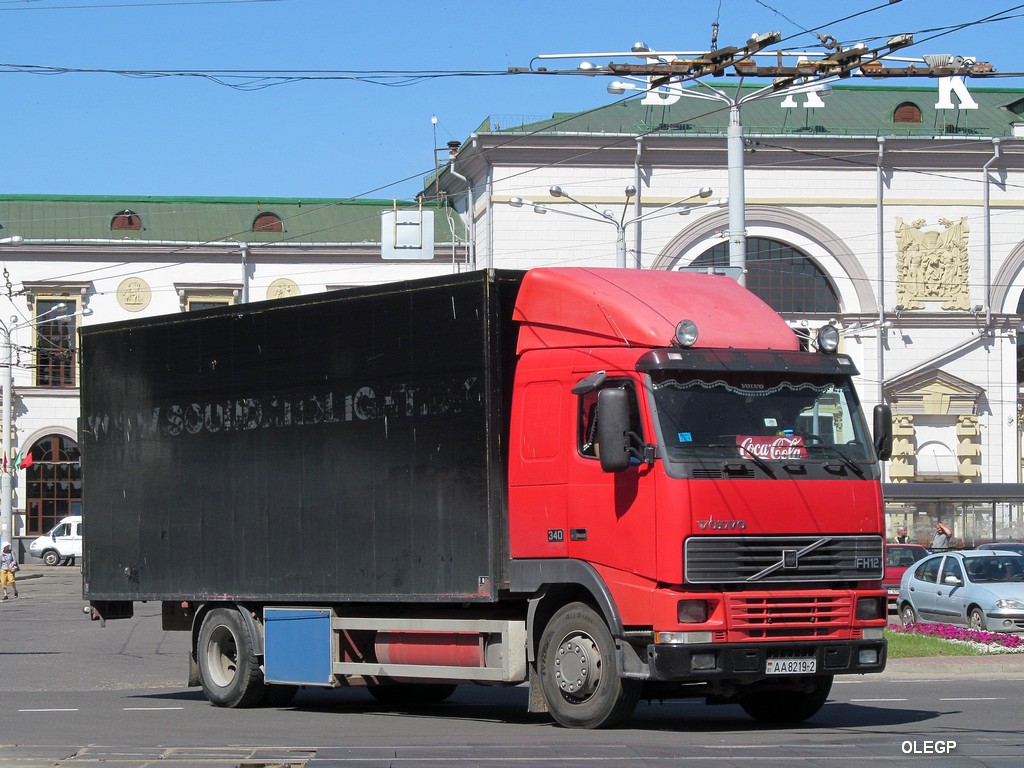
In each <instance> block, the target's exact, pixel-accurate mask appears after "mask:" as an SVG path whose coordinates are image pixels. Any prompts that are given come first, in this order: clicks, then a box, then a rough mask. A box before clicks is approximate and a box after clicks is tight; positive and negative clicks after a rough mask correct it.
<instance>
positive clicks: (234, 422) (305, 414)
mask: <svg viewBox="0 0 1024 768" xmlns="http://www.w3.org/2000/svg"><path fill="white" fill-rule="evenodd" d="M479 385H480V379H479V377H476V376H469V377H466V378H465V379H459V380H455V381H445V382H430V383H419V384H416V385H409V384H390V385H381V384H364V385H362V386H358V387H354V388H352V389H351V390H350V391H348V392H336V391H334V390H323V391H316V392H305V393H295V392H292V393H283V394H270V395H266V396H262V397H261V396H242V397H233V398H232V397H229V398H226V399H218V400H208V401H196V400H193V401H191V402H190V401H187V400H183V401H173V400H172V401H170V402H164V403H161V404H160V405H157V406H153V407H151V408H144V409H138V410H135V411H131V412H125V413H120V414H108V413H101V414H95V413H93V414H86V415H83V417H82V419H83V425H84V427H85V430H84V432H85V434H86V436H87V437H89V438H91V439H93V440H94V441H102V440H105V439H109V438H117V439H124V440H128V441H130V440H138V439H146V438H155V437H159V436H167V437H178V436H188V435H200V434H214V433H218V432H244V431H250V430H258V429H275V428H285V427H301V426H307V425H314V424H340V423H346V422H372V421H385V420H389V419H390V420H395V419H411V418H414V417H417V416H435V415H443V414H452V413H463V412H466V411H470V410H474V411H475V410H479V408H480V407H482V404H483V401H484V393H483V392H482V391H481V388H480V386H479Z"/></svg>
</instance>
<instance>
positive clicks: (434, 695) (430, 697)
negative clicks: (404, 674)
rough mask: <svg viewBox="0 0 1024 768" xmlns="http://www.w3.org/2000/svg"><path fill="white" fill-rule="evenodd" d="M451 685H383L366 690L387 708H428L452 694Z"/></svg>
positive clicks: (453, 686) (453, 689) (452, 686)
mask: <svg viewBox="0 0 1024 768" xmlns="http://www.w3.org/2000/svg"><path fill="white" fill-rule="evenodd" d="M456 688H458V686H457V685H453V684H451V683H384V684H382V685H368V686H366V690H367V691H369V693H370V695H371V696H373V698H375V699H376V700H377V701H379V702H380V703H381V704H387V705H388V706H389V707H429V706H430V705H432V704H440V703H441V702H442V701H444V700H445V699H447V698H448V697H449V696H451V695H452V694H453V693H455V689H456Z"/></svg>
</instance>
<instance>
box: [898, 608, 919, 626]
mask: <svg viewBox="0 0 1024 768" xmlns="http://www.w3.org/2000/svg"><path fill="white" fill-rule="evenodd" d="M900 623H901V624H902V625H903V626H904V627H909V626H912V625H914V624H917V611H915V610H914V606H912V605H911V604H910V603H904V604H903V605H901V606H900Z"/></svg>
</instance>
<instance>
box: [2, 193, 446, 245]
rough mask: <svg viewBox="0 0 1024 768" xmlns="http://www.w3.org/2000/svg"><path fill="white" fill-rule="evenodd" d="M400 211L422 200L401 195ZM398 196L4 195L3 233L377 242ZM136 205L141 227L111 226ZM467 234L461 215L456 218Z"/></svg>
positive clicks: (440, 215) (440, 222) (62, 238)
mask: <svg viewBox="0 0 1024 768" xmlns="http://www.w3.org/2000/svg"><path fill="white" fill-rule="evenodd" d="M397 205H398V208H399V210H416V208H417V204H416V203H410V202H402V201H398V203H397ZM394 206H395V202H394V201H392V200H343V201H339V200H330V199H311V200H302V199H294V198H255V197H253V198H245V197H242V198H214V197H144V196H143V197H139V196H135V197H132V196H128V197H117V196H110V195H96V196H92V195H66V196H61V195H0V238H2V237H9V236H12V235H21V236H22V237H24V238H25V239H26V240H30V241H32V240H35V241H57V242H71V243H74V242H81V241H90V240H92V241H95V240H111V239H113V240H125V241H133V240H134V241H143V242H159V241H164V242H167V241H177V242H181V241H190V242H223V241H231V242H242V243H274V242H288V243H309V244H349V243H360V244H361V243H366V244H378V243H380V239H381V212H382V211H385V210H392V209H393V207H394ZM424 209H425V210H432V211H433V212H434V216H435V224H434V232H435V239H436V240H437V241H438V242H446V241H447V240H449V239H450V234H449V233H450V231H451V230H450V227H449V225H448V222H447V220H445V217H446V211H445V210H444V209H443V208H442V207H441V206H438V205H426V204H425V205H424ZM124 211H131V212H132V213H133V214H134V215H135V216H137V217H139V219H140V220H141V222H142V229H141V230H112V229H111V222H112V221H113V219H114V217H115V216H117V215H118V214H120V213H122V212H124ZM261 213H273V214H277V216H278V217H280V219H281V220H282V222H283V224H284V232H253V231H252V228H253V221H254V220H255V218H256V216H258V215H259V214H261ZM452 218H453V219H454V222H455V226H456V233H457V234H459V235H460V236H461V235H462V222H461V220H460V217H458V216H453V217H452Z"/></svg>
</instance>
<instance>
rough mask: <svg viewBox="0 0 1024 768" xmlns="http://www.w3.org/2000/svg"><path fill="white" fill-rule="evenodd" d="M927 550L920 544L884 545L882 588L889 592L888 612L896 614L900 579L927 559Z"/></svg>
mask: <svg viewBox="0 0 1024 768" xmlns="http://www.w3.org/2000/svg"><path fill="white" fill-rule="evenodd" d="M927 555H928V550H927V548H925V547H922V546H921V545H920V544H886V545H885V579H884V581H883V582H882V586H883V587H884V588H885V589H886V590H887V591H888V592H889V612H890V613H895V612H896V605H897V602H898V599H899V596H900V579H902V578H903V574H904V573H906V571H907V568H909V567H910V566H912V565H913V564H914V563H916V562H917V561H918V560H920V559H921V558H922V557H927Z"/></svg>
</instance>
